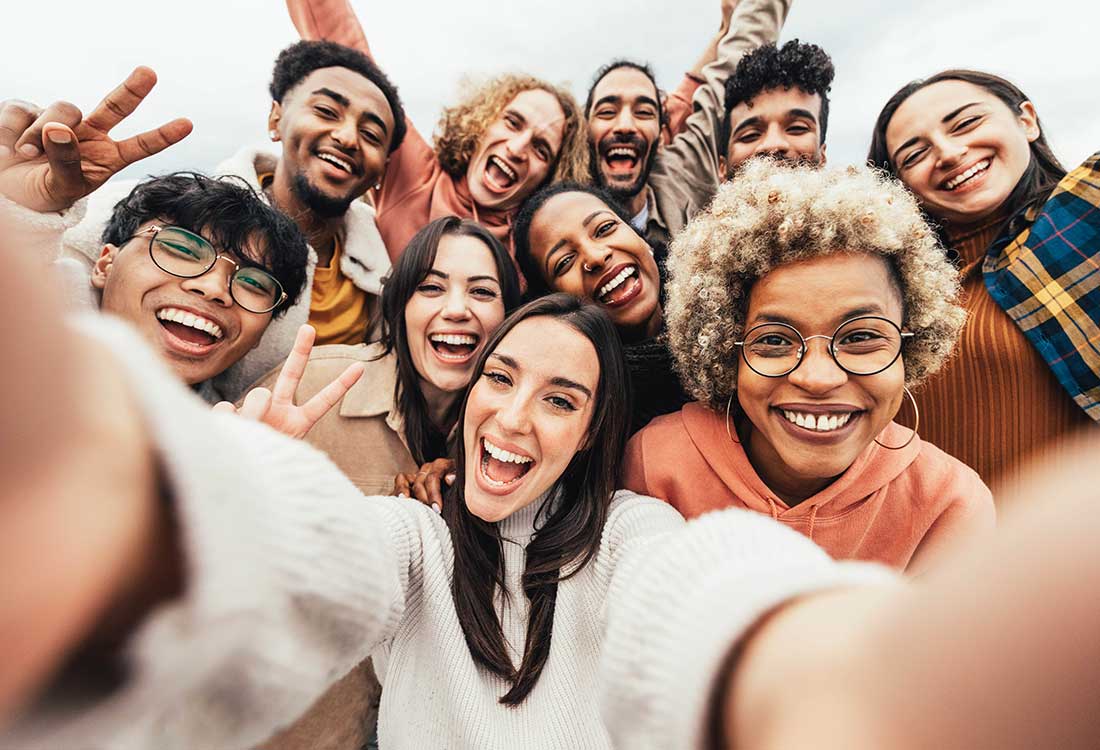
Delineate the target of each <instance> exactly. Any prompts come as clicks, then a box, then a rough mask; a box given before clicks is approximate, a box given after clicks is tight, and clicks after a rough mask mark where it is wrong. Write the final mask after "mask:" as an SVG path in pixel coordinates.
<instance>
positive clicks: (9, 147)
mask: <svg viewBox="0 0 1100 750" xmlns="http://www.w3.org/2000/svg"><path fill="white" fill-rule="evenodd" d="M41 112H42V109H41V107H39V106H38V105H36V104H31V103H30V102H25V101H22V100H19V99H8V100H7V101H5V102H2V103H0V159H7V158H10V157H11V156H12V155H13V154H14V153H15V144H16V142H17V141H18V140H19V139H20V137H22V135H23V133H25V132H26V130H27V128H29V127H30V126H31V124H32V123H33V122H34V121H35V120H36V119H38V115H39V114H40V113H41Z"/></svg>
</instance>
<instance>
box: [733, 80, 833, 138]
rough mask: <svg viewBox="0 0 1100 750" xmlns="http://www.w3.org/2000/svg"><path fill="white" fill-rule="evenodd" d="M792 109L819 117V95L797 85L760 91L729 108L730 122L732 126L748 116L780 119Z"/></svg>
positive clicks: (735, 125)
mask: <svg viewBox="0 0 1100 750" xmlns="http://www.w3.org/2000/svg"><path fill="white" fill-rule="evenodd" d="M792 109H805V110H808V111H810V112H812V113H813V115H814V118H815V119H820V118H821V95H820V94H808V93H806V92H805V91H803V90H802V89H800V88H798V87H797V86H793V87H791V88H789V89H785V88H777V89H768V90H766V91H761V92H760V93H759V94H757V95H756V96H754V97H753V98H752V99H750V100H749V101H746V102H741V103H739V104H738V105H737V106H736V107H733V108H732V109H731V110H730V123H731V124H732V126H733V127H734V128H736V127H737V125H738V124H739V123H740V122H741V121H742V120H745V119H747V118H749V117H759V118H761V119H764V120H781V119H783V118H785V117H786V116H787V113H788V112H790V111H791V110H792Z"/></svg>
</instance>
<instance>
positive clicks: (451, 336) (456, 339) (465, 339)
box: [428, 333, 477, 346]
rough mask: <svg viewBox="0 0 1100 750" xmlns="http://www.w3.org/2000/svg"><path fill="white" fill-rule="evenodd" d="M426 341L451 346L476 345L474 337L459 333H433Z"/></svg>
mask: <svg viewBox="0 0 1100 750" xmlns="http://www.w3.org/2000/svg"><path fill="white" fill-rule="evenodd" d="M428 340H430V341H435V342H436V343H440V344H451V345H453V346H461V345H462V344H467V345H469V346H475V345H476V344H477V337H476V336H468V335H465V334H460V333H433V334H432V335H431V336H429V337H428Z"/></svg>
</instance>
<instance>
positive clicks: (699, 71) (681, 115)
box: [661, 0, 740, 144]
mask: <svg viewBox="0 0 1100 750" xmlns="http://www.w3.org/2000/svg"><path fill="white" fill-rule="evenodd" d="M738 2H740V0H722V21H721V23H720V24H719V25H718V33H716V34H715V35H714V36H713V37H711V39H710V41H709V42H708V43H707V47H706V49H705V50H703V54H702V55H700V56H699V59H698V60H696V61H695V64H694V65H693V66H691V70H689V71H688V72H687V74H686V75H685V76H684V79H683V80H682V81H680V85H679V86H677V87H676V88H675V89H674V90H673V91H672V92H671V93H669V94H668V96H667V97H665V117H666V120H667V123H666V125H665V127H664V129H663V130H662V132H661V137H662V139H663V142H664V143H665V144H668V143H669V142H670V141H671V140H672V139H673V138H675V137H676V136H677V135H679V134H680V131H681V130H683V127H684V123H685V121H686V120H687V118H688V116H689V115H690V114H691V101H692V99H693V98H694V96H695V91H696V90H697V89H698V88H699V86H700V85H702V84H704V83H706V79H705V78H703V68H705V67H706V66H707V65H710V64H711V63H712V62H714V61H715V59H717V57H718V44H719V42H721V41H722V39H723V37H725V36H726V32H727V31H729V27H730V18H731V17H732V15H733V11H734V10H736V9H737V3H738Z"/></svg>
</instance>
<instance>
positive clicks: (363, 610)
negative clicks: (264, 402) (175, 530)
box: [0, 316, 449, 750]
mask: <svg viewBox="0 0 1100 750" xmlns="http://www.w3.org/2000/svg"><path fill="white" fill-rule="evenodd" d="M92 317H94V318H95V319H94V320H89V321H86V322H85V327H86V329H88V330H89V332H90V333H91V334H92V335H94V336H95V337H97V338H98V339H100V341H101V342H102V344H103V345H104V347H105V348H107V349H109V350H110V351H111V353H112V354H113V355H114V356H116V357H117V358H118V359H119V360H120V361H121V362H122V363H123V365H124V369H125V370H126V372H127V374H128V375H129V376H130V379H131V381H132V387H133V389H134V392H135V395H136V397H137V399H138V401H139V404H140V408H141V410H142V412H143V413H144V416H145V419H146V420H147V423H148V430H149V433H150V434H151V436H152V441H153V443H154V445H155V449H156V451H157V454H158V457H159V461H160V464H161V467H162V473H163V478H164V484H165V486H166V487H167V488H168V489H167V490H166V497H165V500H166V502H168V503H170V506H171V508H172V510H173V515H174V517H175V519H176V522H177V524H178V527H179V535H180V543H181V547H182V550H183V554H184V564H185V593H184V594H183V595H181V597H179V598H178V599H177V600H175V601H172V602H169V603H167V604H165V605H163V606H160V607H158V608H156V609H155V610H154V611H152V612H151V613H149V614H148V615H147V616H146V617H145V619H144V621H143V622H142V624H141V625H140V626H139V627H138V628H137V630H136V631H135V632H134V634H133V635H132V636H131V638H130V640H129V642H128V644H127V649H126V651H127V654H128V659H127V664H126V674H127V675H128V677H127V679H126V680H125V682H124V683H123V684H122V686H121V687H118V688H116V689H114V690H112V691H111V692H109V693H108V694H105V695H100V694H96V695H94V696H90V697H89V698H88V699H87V700H85V701H83V702H82V703H81V704H80V705H78V706H77V709H78V710H74V709H73V707H72V706H67V707H66V709H67V710H66V711H65V712H64V714H62V716H63V719H62V720H60V721H58V720H57V719H56V717H57V714H56V713H54V720H52V721H46V722H42V721H39V722H36V721H35V720H34V719H35V715H34V714H35V712H32V715H31V717H30V719H29V720H28V721H27V722H25V723H24V725H23V729H24V730H25V731H24V732H23V733H22V734H20V732H19V731H18V730H19V727H17V731H16V733H15V735H14V736H13V737H3V738H2V739H0V745H3V746H4V747H5V748H19V750H24V748H58V747H78V746H79V747H81V748H101V747H102V748H107V747H110V748H135V750H136V748H149V747H157V748H177V747H178V748H185V747H186V748H225V749H226V750H228V749H230V748H237V747H240V748H247V747H252V746H254V745H256V744H258V743H259V742H260V741H262V740H263V739H265V738H267V737H269V736H270V735H271V734H272V733H273V731H274V730H276V729H278V728H280V727H281V726H282V725H285V724H288V723H289V722H291V721H293V720H294V719H295V718H296V717H297V716H299V715H301V714H302V713H303V712H304V711H305V709H306V708H307V707H308V706H309V705H310V704H311V703H312V701H313V700H314V699H316V698H317V697H318V696H319V695H320V694H321V693H322V692H323V691H324V689H325V688H326V687H328V686H329V685H330V684H332V683H333V682H335V681H336V680H337V679H338V678H339V677H341V676H342V675H344V674H345V673H347V672H348V670H349V669H351V668H352V667H353V666H354V665H356V664H357V663H359V662H360V661H361V660H362V659H363V658H365V657H366V656H367V655H368V654H369V652H370V651H371V650H373V649H374V648H375V647H376V646H378V645H380V644H382V643H384V642H385V641H386V640H387V639H388V638H389V637H390V636H391V635H392V634H393V633H394V632H395V630H396V628H397V627H398V625H399V624H400V622H401V621H402V618H403V615H404V611H405V606H406V601H407V600H408V598H409V597H410V596H411V595H412V593H413V591H414V590H416V589H417V587H418V586H419V578H420V570H421V568H420V561H421V560H422V559H423V555H422V552H423V550H424V540H425V539H426V538H428V537H432V538H434V539H435V540H436V546H437V547H440V546H446V545H443V544H442V538H443V537H445V535H446V531H445V527H444V526H443V522H442V520H441V519H439V518H438V517H437V516H436V515H435V514H434V513H431V512H430V511H428V510H426V509H423V508H421V507H420V506H419V504H418V503H411V502H409V501H401V500H398V499H396V498H364V497H363V496H362V495H361V494H360V493H359V492H358V491H357V490H356V489H355V487H354V486H353V485H352V484H351V482H350V481H349V480H348V479H347V478H345V477H344V476H343V474H341V473H340V472H339V470H337V469H336V467H335V466H334V465H333V464H332V463H331V462H330V461H329V460H328V458H327V457H326V456H324V455H323V454H322V453H321V452H319V451H317V450H315V449H313V448H312V447H310V446H309V445H307V444H306V443H304V442H300V441H295V440H291V439H289V438H286V437H284V436H282V435H279V434H277V433H275V432H274V431H272V430H270V429H268V428H267V427H265V426H264V425H261V424H259V423H255V422H251V421H249V420H245V419H243V418H239V417H236V416H234V415H222V414H214V413H212V412H210V411H209V409H208V408H207V407H205V406H204V405H203V404H202V403H201V402H199V401H198V400H197V399H196V398H194V396H193V395H191V394H190V393H188V392H187V390H186V389H185V388H183V387H182V386H181V385H180V384H179V383H178V381H176V380H175V379H174V378H173V377H172V376H171V374H170V373H169V372H168V371H167V370H166V369H165V368H164V367H163V366H162V365H161V364H160V362H158V361H156V360H155V359H154V358H153V356H152V354H151V353H150V352H149V351H148V350H147V349H146V348H145V347H144V346H143V345H142V343H141V342H140V340H139V339H138V337H137V336H136V334H134V333H133V332H132V331H130V330H129V329H126V328H124V327H123V326H121V324H119V323H116V322H113V321H109V320H107V319H106V318H104V317H101V316H92ZM446 548H447V549H449V547H446ZM38 708H39V709H40V710H38V711H37V713H38V715H39V716H41V715H46V714H48V713H49V712H50V710H51V709H56V708H57V707H56V706H48V705H47V706H40V707H38Z"/></svg>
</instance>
